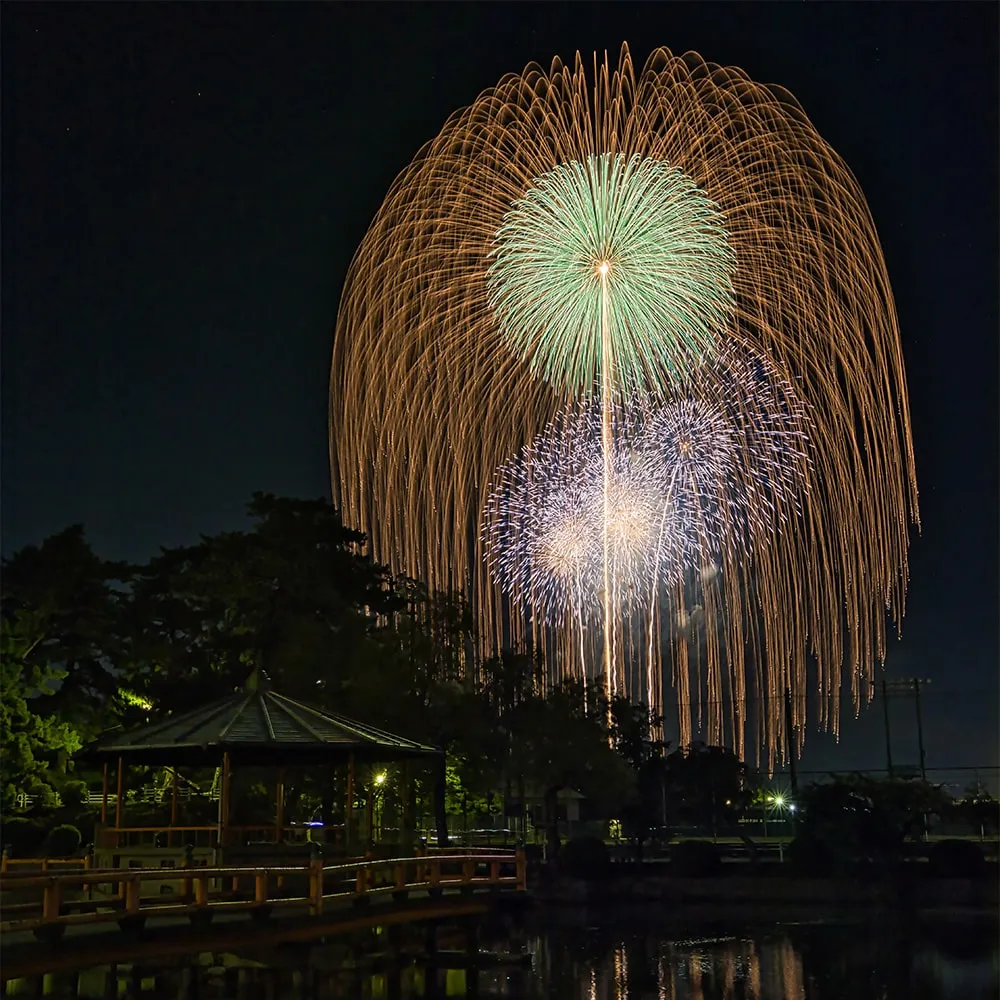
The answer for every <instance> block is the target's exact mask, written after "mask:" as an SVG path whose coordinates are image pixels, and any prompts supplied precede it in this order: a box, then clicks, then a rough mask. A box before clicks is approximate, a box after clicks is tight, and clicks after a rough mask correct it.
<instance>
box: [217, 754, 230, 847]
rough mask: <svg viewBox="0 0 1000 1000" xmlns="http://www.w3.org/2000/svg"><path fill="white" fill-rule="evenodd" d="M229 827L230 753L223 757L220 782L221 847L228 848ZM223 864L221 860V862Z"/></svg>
mask: <svg viewBox="0 0 1000 1000" xmlns="http://www.w3.org/2000/svg"><path fill="white" fill-rule="evenodd" d="M228 826H229V751H228V750H227V751H226V752H225V753H224V754H223V755H222V778H221V779H220V781H219V847H225V846H226V840H227V837H228V829H227V828H228ZM219 863H220V864H221V860H220V861H219Z"/></svg>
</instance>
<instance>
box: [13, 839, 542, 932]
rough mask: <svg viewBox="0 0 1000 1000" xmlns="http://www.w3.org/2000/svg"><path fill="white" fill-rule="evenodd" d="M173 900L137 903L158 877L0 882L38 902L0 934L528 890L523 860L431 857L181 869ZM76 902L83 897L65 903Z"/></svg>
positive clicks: (28, 903)
mask: <svg viewBox="0 0 1000 1000" xmlns="http://www.w3.org/2000/svg"><path fill="white" fill-rule="evenodd" d="M175 874H176V877H177V879H178V880H179V881H181V882H182V886H183V888H182V892H181V893H180V895H179V896H169V897H164V896H160V895H156V896H152V895H143V885H144V883H146V884H148V883H154V882H155V883H158V884H159V883H162V881H163V875H164V873H163V869H161V868H145V869H138V868H135V869H117V868H116V869H103V870H90V871H82V872H72V873H67V874H59V875H51V874H50V875H17V876H15V877H14V878H10V877H9V876H6V875H5V876H3V877H0V892H5V893H6V892H10V893H12V894H16V896H17V897H22V896H24V895H31V894H36V897H35V899H29V900H21V901H16V900H14V899H11V900H10V901H8V900H5V902H4V907H3V920H2V921H0V932H3V933H4V934H7V933H12V932H15V931H27V930H31V931H34V932H35V933H36V935H37V936H40V937H41V936H45V935H46V934H48V935H49V936H51V937H53V938H57V937H59V936H60V935H61V934H62V932H63V931H64V930H65V928H66V927H67V926H72V925H78V924H92V923H108V922H117V923H118V924H119V925H120V926H121V927H122V928H123V929H130V928H132V929H138V928H140V927H142V926H143V924H144V923H145V921H146V919H147V918H157V917H178V916H185V915H187V916H189V917H190V918H191V920H192V922H194V923H199V922H201V923H207V922H208V921H210V920H211V917H212V915H213V914H214V913H216V912H219V911H225V912H229V911H247V912H248V913H249V914H250V916H251V917H254V918H261V917H266V916H269V915H270V913H271V912H272V910H273V909H274V908H276V907H299V908H304V909H306V910H307V911H308V912H309V913H310V914H312V915H314V916H318V915H320V914H322V913H323V909H324V906H325V905H326V904H328V903H343V902H353V903H356V904H360V903H364V902H367V901H368V900H369V899H371V898H372V897H378V896H381V895H390V896H391V897H392V898H394V899H404V898H406V897H407V896H408V895H409V894H410V893H411V892H421V891H424V892H427V894H428V895H430V896H437V895H441V894H443V893H444V892H445V891H459V892H464V893H471V892H475V891H477V890H492V891H496V890H500V889H504V888H506V889H511V890H515V891H523V890H524V889H525V886H526V882H525V879H526V867H525V859H524V855H523V853H521V852H518V853H517V854H506V855H500V854H489V855H484V854H478V853H477V854H464V853H463V854H453V855H445V854H435V855H423V856H419V857H399V858H380V859H366V860H362V861H352V862H348V863H344V864H333V865H324V864H323V862H322V860H319V859H318V860H313V861H310V862H309V864H307V865H305V866H287V865H286V866H266V867H264V866H246V867H242V866H241V867H224V868H183V869H177V870H176V871H175ZM74 894H78V895H79V896H81V897H82V898H71V897H72V896H73V895H74Z"/></svg>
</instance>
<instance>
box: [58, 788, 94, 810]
mask: <svg viewBox="0 0 1000 1000" xmlns="http://www.w3.org/2000/svg"><path fill="white" fill-rule="evenodd" d="M59 798H60V799H62V804H63V805H64V806H66V807H67V808H69V809H81V808H83V807H84V806H85V805H87V803H88V800H89V789H88V788H87V782H86V781H67V782H66V783H65V784H64V785H63V786H62V788H60V789H59Z"/></svg>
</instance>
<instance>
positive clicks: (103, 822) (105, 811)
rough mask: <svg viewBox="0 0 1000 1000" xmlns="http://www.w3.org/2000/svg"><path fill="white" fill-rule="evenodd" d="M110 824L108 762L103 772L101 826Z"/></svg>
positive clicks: (105, 763)
mask: <svg viewBox="0 0 1000 1000" xmlns="http://www.w3.org/2000/svg"><path fill="white" fill-rule="evenodd" d="M107 825H108V762H107V761H105V762H104V767H103V769H102V772H101V826H107Z"/></svg>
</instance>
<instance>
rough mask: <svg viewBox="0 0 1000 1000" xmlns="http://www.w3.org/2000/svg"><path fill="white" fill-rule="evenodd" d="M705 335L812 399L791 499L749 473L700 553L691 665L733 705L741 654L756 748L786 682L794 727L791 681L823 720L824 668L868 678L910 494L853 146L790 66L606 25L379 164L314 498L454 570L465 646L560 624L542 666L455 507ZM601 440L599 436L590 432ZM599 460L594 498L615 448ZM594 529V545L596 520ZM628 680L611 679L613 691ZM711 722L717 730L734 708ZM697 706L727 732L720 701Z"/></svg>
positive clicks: (661, 386)
mask: <svg viewBox="0 0 1000 1000" xmlns="http://www.w3.org/2000/svg"><path fill="white" fill-rule="evenodd" d="M603 263H607V264H608V268H607V271H606V273H604V274H602V273H601V264H603ZM730 343H731V344H735V345H737V346H741V345H745V346H748V347H749V348H752V349H753V350H754V351H756V352H757V353H758V354H760V355H761V356H762V357H764V358H766V359H767V363H768V365H769V366H770V367H771V369H773V372H775V373H777V376H778V377H779V378H780V379H783V380H785V381H786V382H788V383H789V384H793V385H794V386H795V391H796V393H797V395H798V396H799V397H800V398H801V399H803V400H804V401H805V402H806V404H808V407H809V433H808V439H807V441H806V444H805V446H804V448H805V453H806V460H807V464H808V467H809V469H810V473H809V489H808V491H807V493H806V494H805V495H804V496H802V497H800V500H799V504H800V506H799V508H798V510H797V512H796V516H795V517H794V518H793V519H790V520H787V521H786V522H779V521H777V520H773V519H769V515H766V514H765V513H763V512H764V511H766V509H767V506H768V504H769V503H771V502H772V501H773V502H775V503H777V502H778V501H777V500H775V498H774V497H771V496H770V495H768V496H767V497H766V499H762V500H761V501H760V504H759V505H757V506H754V507H753V508H752V509H751V510H748V511H744V513H743V514H741V515H740V517H742V518H743V522H745V524H746V525H747V526H748V527H747V530H746V531H745V532H744V534H743V536H741V537H742V538H747V539H749V540H748V541H746V542H745V543H744V542H742V541H741V543H740V545H739V546H728V547H727V548H726V549H725V550H723V551H722V552H720V554H719V557H718V560H717V566H718V568H717V569H716V570H712V572H711V573H707V574H705V573H703V572H702V570H699V571H697V572H698V573H699V574H701V575H702V576H704V577H705V579H706V581H707V582H706V583H705V584H704V586H703V587H702V590H703V593H702V594H701V596H700V598H699V603H700V605H701V611H700V614H701V615H702V616H703V617H704V619H705V620H706V621H707V620H709V619H710V620H711V621H712V622H713V623H714V624H715V629H716V633H717V634H718V636H719V639H718V641H715V640H713V641H712V642H709V643H707V644H706V651H705V662H704V663H702V664H700V665H698V666H697V667H696V668H694V667H693V668H692V670H694V673H693V674H692V677H693V680H692V684H693V685H694V686H696V688H697V691H699V692H700V691H702V689H703V688H704V690H705V692H706V695H708V696H710V700H713V701H720V702H721V700H722V698H721V695H719V697H716V695H718V694H719V692H721V691H722V689H723V687H724V686H726V685H728V686H729V689H730V690H731V694H732V699H733V704H734V705H735V703H736V701H737V700H739V698H740V697H741V694H740V692H741V691H742V684H743V680H742V678H744V677H745V676H747V675H748V674H749V675H751V676H752V682H753V683H754V684H756V685H757V688H758V690H757V692H756V694H757V700H758V701H759V702H760V703H761V704H762V705H763V706H764V708H763V716H762V720H760V724H761V726H762V728H761V729H760V731H759V733H758V740H757V741H758V742H759V743H761V744H763V745H764V746H766V747H767V748H768V749H769V751H770V752H771V755H773V752H774V749H775V748H777V747H782V746H784V745H786V737H785V731H784V730H785V719H784V714H783V712H782V707H781V706H782V701H783V698H784V693H785V691H786V689H790V690H791V693H792V707H793V712H792V723H793V725H794V726H795V727H796V728H797V730H798V732H799V734H800V738H801V734H802V733H803V732H804V724H805V717H806V705H807V696H808V695H809V694H810V693H814V694H815V696H816V697H815V704H816V705H817V707H818V721H819V722H820V723H821V724H824V725H828V726H830V727H832V728H836V726H837V719H838V716H839V699H840V690H841V678H842V677H843V678H845V679H847V682H848V684H849V687H850V691H851V698H852V702H853V704H854V706H855V707H856V708H857V707H860V705H861V703H862V702H863V700H864V699H865V697H866V696H867V694H868V693H869V689H870V681H871V679H872V676H873V671H874V669H875V667H876V666H877V665H878V664H879V663H880V662H882V661H884V657H885V652H886V637H887V612H888V613H889V614H891V615H893V616H894V617H895V619H896V620H897V621H899V620H900V619H901V616H902V614H903V609H904V594H905V585H906V577H907V550H908V532H909V526H910V524H911V523H913V522H915V521H916V519H917V493H916V479H915V473H914V466H913V453H912V444H911V434H910V420H909V412H908V405H907V399H906V385H905V378H904V372H903V361H902V355H901V351H900V344H899V335H898V330H897V325H896V315H895V309H894V305H893V300H892V293H891V290H890V287H889V282H888V279H887V276H886V271H885V264H884V261H883V256H882V251H881V248H880V246H879V241H878V236H877V234H876V232H875V227H874V224H873V222H872V219H871V215H870V213H869V211H868V207H867V205H866V203H865V199H864V195H863V194H862V192H861V190H860V188H859V187H858V184H857V182H856V180H855V179H854V177H853V175H852V174H851V172H850V170H849V169H848V168H847V166H846V165H845V164H844V163H843V161H842V160H841V159H840V157H839V156H838V155H837V154H836V153H835V152H834V151H833V150H832V149H831V148H830V146H829V145H828V144H827V143H826V142H825V141H824V140H823V139H822V138H821V137H820V136H819V135H818V134H817V132H816V130H815V128H814V127H813V126H812V124H811V122H810V121H809V119H808V117H807V116H806V114H805V112H804V111H803V110H802V108H801V107H800V105H799V104H798V103H797V102H796V101H795V99H794V98H793V97H792V96H791V95H790V94H788V93H787V92H786V91H784V90H782V89H780V88H777V87H768V86H763V85H761V84H758V83H755V82H753V81H752V80H750V79H749V78H748V77H747V76H746V74H745V73H743V72H742V71H741V70H738V69H734V68H724V67H720V66H717V65H714V64H710V63H706V62H704V61H703V60H702V59H701V58H700V57H699V56H697V55H695V54H692V53H688V54H685V55H683V56H674V55H673V54H672V53H670V52H669V51H667V50H665V49H660V50H657V51H656V52H654V53H653V55H652V56H651V57H650V59H649V60H648V62H647V63H646V65H645V67H644V68H643V69H642V70H641V71H640V72H636V71H635V69H634V68H633V65H632V62H631V58H630V56H629V53H628V50H627V49H625V48H623V50H622V53H621V57H620V59H619V61H618V63H617V66H615V65H612V64H611V63H610V62H609V61H608V59H607V58H606V57H605V58H604V60H603V61H598V60H597V59H596V58H595V60H594V64H593V72H592V74H589V75H588V73H587V72H586V70H585V68H584V63H583V60H582V59H581V58H579V57H577V59H576V61H575V63H574V64H573V65H564V64H563V63H562V62H560V61H559V60H555V61H554V62H553V63H552V65H551V67H550V68H549V69H547V70H546V69H543V68H541V67H539V66H535V65H532V66H529V67H528V68H527V69H526V70H525V71H524V72H523V73H522V74H520V75H512V76H507V77H505V78H504V79H503V80H501V81H500V83H499V84H497V86H496V87H494V88H491V89H490V90H487V91H485V92H484V93H483V94H481V95H480V96H479V98H477V99H476V100H475V101H474V102H473V103H472V104H471V105H469V106H468V107H466V108H464V109H462V110H460V111H458V112H456V113H455V114H454V115H453V116H452V117H451V118H449V120H448V121H447V122H446V123H445V125H444V126H443V128H442V130H441V132H440V133H439V134H438V136H436V137H435V138H434V139H432V140H431V141H430V142H429V143H428V144H427V145H426V146H425V147H424V148H423V149H422V150H421V151H420V152H419V153H418V154H417V156H416V157H415V158H414V160H413V162H412V163H411V164H410V165H409V166H408V167H407V168H406V169H405V170H404V171H403V172H402V173H401V174H400V175H399V177H398V178H397V179H396V181H395V182H394V183H393V185H392V187H391V189H390V191H389V193H388V195H387V197H386V199H385V202H384V203H383V205H382V208H381V209H380V211H379V213H378V215H377V217H376V218H375V220H374V221H373V223H372V225H371V228H370V229H369V231H368V233H367V235H366V236H365V239H364V241H363V242H362V244H361V246H360V247H359V249H358V252H357V254H356V256H355V258H354V261H353V262H352V265H351V268H350V270H349V273H348V276H347V280H346V283H345V287H344V291H343V296H342V299H341V305H340V311H339V314H338V319H337V331H336V337H335V343H334V352H333V366H332V374H331V410H330V444H331V465H332V474H333V489H334V496H335V498H336V500H337V502H338V503H339V504H340V506H341V507H342V508H343V511H344V516H345V518H346V519H348V520H349V521H351V522H354V523H355V524H357V525H358V527H360V528H361V529H363V530H364V531H366V532H367V533H368V534H369V535H370V537H371V540H372V545H373V549H374V552H375V554H376V556H377V557H378V558H380V559H382V560H383V561H386V562H388V563H390V564H391V565H392V566H393V567H394V568H395V569H396V570H399V571H402V572H406V573H409V574H411V575H413V576H418V577H420V578H422V579H423V580H424V581H425V582H426V583H427V584H428V585H429V586H430V587H432V588H442V587H444V588H450V587H455V588H460V589H463V590H467V591H468V592H469V593H470V596H471V598H472V601H473V605H474V607H475V608H476V609H477V612H478V614H479V618H480V624H481V630H480V632H481V642H482V644H483V652H486V651H488V650H490V649H492V648H495V647H496V646H498V645H500V644H501V643H504V642H519V641H529V640H530V641H533V642H537V643H540V644H543V645H545V646H546V647H547V648H553V649H554V650H556V651H557V653H558V655H557V656H554V657H551V658H550V662H552V663H553V669H554V670H555V671H557V672H563V673H570V674H576V675H581V674H582V673H584V672H585V671H589V672H591V673H593V663H591V662H590V661H589V660H588V661H587V662H582V661H581V654H580V653H579V644H578V643H576V642H573V643H569V642H567V641H566V639H565V636H564V635H563V632H565V629H563V630H560V629H553V628H552V627H550V626H543V625H541V624H539V622H540V621H541V616H538V615H530V614H529V615H526V616H524V617H522V618H518V617H517V616H512V615H511V614H510V613H509V611H508V608H507V601H508V598H507V596H506V594H505V592H504V590H503V588H502V587H501V586H499V585H498V584H497V583H496V582H495V580H494V579H493V578H492V577H491V575H490V571H489V569H488V567H487V566H486V562H485V559H484V554H485V553H484V544H485V543H484V542H483V540H482V535H481V534H480V533H478V532H477V530H476V527H477V525H478V524H479V523H480V522H481V520H482V516H483V511H484V507H485V504H486V500H487V496H488V491H489V485H490V482H491V477H492V476H493V474H494V472H495V470H498V469H501V468H502V467H504V466H505V464H506V463H508V462H510V461H511V460H512V459H513V458H514V457H515V456H516V455H517V454H518V453H519V450H520V449H521V448H523V447H524V446H525V445H528V444H529V443H530V442H532V441H533V440H535V438H536V436H537V435H538V434H539V433H540V432H542V431H543V430H544V428H545V427H546V426H547V425H548V424H549V423H550V422H551V421H552V420H553V419H554V418H555V416H556V415H557V414H559V413H560V412H562V411H563V410H564V408H565V407H566V406H567V405H569V404H571V403H572V402H574V400H578V399H579V398H580V397H586V396H591V395H593V396H596V397H599V399H598V402H599V403H600V405H601V406H607V407H608V408H610V409H612V410H613V409H614V408H615V407H617V406H619V405H625V402H627V401H628V400H630V399H633V398H635V396H636V394H639V395H643V396H645V395H652V396H654V397H659V398H660V399H661V400H669V399H671V398H673V396H672V394H673V393H674V389H675V387H676V386H677V385H683V384H684V383H685V380H686V379H689V378H691V377H692V373H693V372H695V371H698V370H701V366H702V363H703V362H704V363H705V364H706V365H711V363H712V359H713V358H715V357H716V356H717V355H718V354H719V352H720V351H721V350H722V349H723V348H724V347H725V345H727V344H730ZM605 401H606V402H605ZM623 401H624V402H623ZM602 412H603V411H602ZM605 419H607V414H606V413H605ZM738 446H739V447H742V445H738ZM615 448H616V445H615V443H614V442H613V441H612V442H609V441H608V440H607V434H605V440H604V441H603V443H602V449H603V455H604V456H605V458H607V456H609V455H611V454H612V453H613V452H614V450H615ZM601 479H602V486H603V484H604V483H607V484H608V490H607V492H608V501H609V508H608V510H607V511H606V512H605V524H608V523H610V520H611V518H610V513H611V511H610V500H611V490H610V484H611V476H610V470H608V469H602V472H601ZM779 506H780V504H779ZM713 516H716V517H718V515H713ZM727 516H729V515H727ZM732 516H733V517H734V518H735V517H736V514H735V513H733V514H732ZM737 520H738V519H737ZM779 523H780V526H781V527H780V530H778V525H779ZM710 527H711V524H710V525H708V526H707V527H706V528H705V534H706V535H708V534H710V531H709V528H710ZM751 528H752V529H753V530H750V529H751ZM601 548H602V559H604V555H605V551H604V550H606V554H607V556H608V559H604V565H607V566H609V567H610V565H611V563H610V557H611V544H610V541H607V540H604V539H602V546H601ZM608 576H609V579H608V582H607V586H604V587H603V594H604V595H605V597H606V596H607V595H608V594H613V593H614V588H615V585H616V581H615V580H614V579H613V574H612V573H611V572H610V568H609V574H608ZM683 600H686V598H684V599H683ZM680 604H682V594H681V589H680V588H679V587H678V588H677V592H676V594H675V595H674V596H673V597H672V598H671V599H670V600H669V601H668V600H666V599H664V600H662V601H661V602H660V603H659V605H658V607H659V608H660V609H661V610H660V611H659V612H658V614H660V617H661V619H662V621H661V622H660V623H659V624H658V625H657V626H656V627H657V628H660V627H661V626H662V629H663V632H664V635H666V634H667V633H668V632H669V629H670V625H669V623H670V622H671V621H673V620H678V621H681V620H687V619H688V618H690V612H691V608H690V607H684V606H678V605H680ZM668 606H669V607H670V608H671V609H672V610H670V611H669V612H668V611H667V608H668ZM610 611H611V608H610V607H606V608H605V609H604V611H603V612H602V617H603V618H604V619H605V625H604V627H603V635H602V636H601V653H600V655H599V660H600V661H601V662H602V663H603V664H604V673H605V674H606V673H607V660H608V657H609V655H610V657H611V659H612V660H613V659H614V657H615V655H616V654H615V648H616V644H618V645H619V646H621V647H622V648H624V646H627V645H630V644H631V643H632V638H631V637H630V635H629V634H628V628H627V621H626V620H625V619H622V622H623V624H622V628H621V631H620V632H619V631H616V629H617V628H618V624H617V623H616V622H612V621H607V619H608V618H609V617H610ZM643 615H645V611H643ZM647 626H648V627H653V626H652V625H649V623H647ZM647 626H644V627H647ZM716 633H713V634H716ZM608 645H609V646H610V650H608V649H606V648H605V646H608ZM668 645H669V643H668ZM586 655H587V656H588V657H589V656H590V655H591V652H590V651H587V653H586ZM629 655H631V653H630V654H629ZM657 655H659V652H657ZM684 655H685V654H684V653H683V652H682V651H681V650H680V647H679V644H678V643H676V642H675V643H674V645H673V648H672V651H669V657H670V659H671V663H672V666H673V671H674V677H675V684H676V687H677V700H678V703H679V706H680V711H681V713H682V715H684V714H690V711H691V708H690V703H692V702H693V701H694V700H696V699H695V696H694V695H692V696H691V697H689V696H688V694H687V689H686V688H685V687H684V684H685V683H686V682H685V681H684V680H683V678H682V675H683V674H684V672H685V668H684V666H683V663H684ZM807 668H808V669H807ZM647 683H648V682H647V680H646V674H645V672H643V674H642V676H639V675H637V674H635V673H634V672H633V673H629V674H627V676H626V688H627V690H628V692H629V693H630V694H631V695H633V696H634V697H636V698H643V697H647V696H648V695H649V692H648V691H647V690H646V687H647ZM699 696H700V695H699ZM733 711H735V709H734V710H733ZM728 723H729V724H730V725H731V726H732V727H733V728H732V733H733V740H734V741H735V742H737V743H739V742H740V740H741V737H740V736H739V734H738V732H737V730H738V728H739V724H740V720H738V719H736V718H735V717H734V716H733V713H732V712H730V718H729V719H728ZM705 725H706V728H707V732H706V736H707V738H708V739H712V740H717V739H721V738H723V735H724V734H723V722H722V721H721V720H720V719H719V718H709V719H708V721H707V722H706V724H705Z"/></svg>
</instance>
